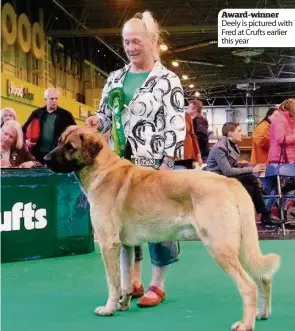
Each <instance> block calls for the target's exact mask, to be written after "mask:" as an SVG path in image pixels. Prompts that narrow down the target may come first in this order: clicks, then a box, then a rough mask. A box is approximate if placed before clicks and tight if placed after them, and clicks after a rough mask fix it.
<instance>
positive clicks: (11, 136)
mask: <svg viewBox="0 0 295 331" xmlns="http://www.w3.org/2000/svg"><path fill="white" fill-rule="evenodd" d="M15 141H16V133H15V131H14V129H13V128H12V127H10V126H4V127H2V129H1V148H3V149H6V150H7V149H9V148H11V146H13V145H14V144H15Z"/></svg>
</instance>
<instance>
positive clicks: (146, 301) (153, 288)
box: [137, 286, 166, 308]
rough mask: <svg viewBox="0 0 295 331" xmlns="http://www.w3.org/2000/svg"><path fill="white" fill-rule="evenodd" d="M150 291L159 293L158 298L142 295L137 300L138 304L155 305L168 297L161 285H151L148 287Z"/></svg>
mask: <svg viewBox="0 0 295 331" xmlns="http://www.w3.org/2000/svg"><path fill="white" fill-rule="evenodd" d="M148 291H152V292H154V293H156V294H157V298H149V297H147V296H145V295H144V296H143V297H141V298H140V299H139V300H138V301H137V305H138V306H139V307H141V308H147V307H154V306H157V305H159V304H160V303H162V302H163V301H164V300H165V298H166V293H165V292H164V291H162V290H161V289H160V288H159V287H157V286H150V287H149V288H148Z"/></svg>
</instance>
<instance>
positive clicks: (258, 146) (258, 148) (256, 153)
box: [250, 107, 279, 164]
mask: <svg viewBox="0 0 295 331" xmlns="http://www.w3.org/2000/svg"><path fill="white" fill-rule="evenodd" d="M278 114H279V110H278V108H275V107H271V108H269V109H268V111H267V113H266V115H265V117H264V118H263V120H262V121H261V122H260V123H258V124H257V126H256V128H255V130H254V133H253V140H252V153H251V161H250V162H251V163H252V164H257V163H264V164H267V163H268V152H269V146H270V140H269V128H270V123H271V121H272V119H273V118H274V117H275V116H277V115H278Z"/></svg>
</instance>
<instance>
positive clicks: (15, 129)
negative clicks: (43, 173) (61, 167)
mask: <svg viewBox="0 0 295 331" xmlns="http://www.w3.org/2000/svg"><path fill="white" fill-rule="evenodd" d="M0 131H1V149H0V162H1V163H0V164H1V168H32V167H38V166H40V163H39V162H36V161H35V158H34V157H33V155H31V154H30V153H28V152H27V151H26V149H25V146H24V139H23V132H22V127H21V125H20V124H19V123H18V122H17V121H14V120H10V121H7V122H5V123H4V124H3V126H2V127H1V129H0Z"/></svg>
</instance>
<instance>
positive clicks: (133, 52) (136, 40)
mask: <svg viewBox="0 0 295 331" xmlns="http://www.w3.org/2000/svg"><path fill="white" fill-rule="evenodd" d="M122 36H123V45H124V50H125V53H126V55H127V57H128V59H129V60H130V62H131V63H132V64H134V65H135V66H136V67H141V66H143V65H144V64H145V63H146V62H148V61H150V60H151V59H153V47H152V42H151V41H150V40H149V38H148V35H147V32H146V31H145V29H144V26H143V24H141V23H140V22H138V23H136V22H129V23H126V24H125V26H124V28H123V34H122Z"/></svg>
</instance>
